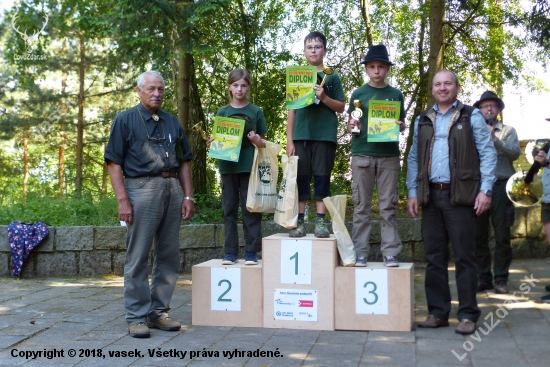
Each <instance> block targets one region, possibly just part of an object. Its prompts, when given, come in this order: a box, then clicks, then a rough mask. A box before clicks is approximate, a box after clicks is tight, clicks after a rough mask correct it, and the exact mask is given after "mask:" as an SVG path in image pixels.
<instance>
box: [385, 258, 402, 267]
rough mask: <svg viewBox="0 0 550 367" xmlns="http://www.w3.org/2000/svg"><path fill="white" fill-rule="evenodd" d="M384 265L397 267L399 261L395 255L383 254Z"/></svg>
mask: <svg viewBox="0 0 550 367" xmlns="http://www.w3.org/2000/svg"><path fill="white" fill-rule="evenodd" d="M384 266H389V267H397V266H399V261H397V259H396V258H395V256H384Z"/></svg>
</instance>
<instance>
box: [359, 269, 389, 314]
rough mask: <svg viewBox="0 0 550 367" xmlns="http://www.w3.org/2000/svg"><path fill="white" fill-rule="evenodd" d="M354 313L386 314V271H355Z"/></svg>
mask: <svg viewBox="0 0 550 367" xmlns="http://www.w3.org/2000/svg"><path fill="white" fill-rule="evenodd" d="M355 312H356V313H358V314H371V315H387V314H388V270H386V269H355Z"/></svg>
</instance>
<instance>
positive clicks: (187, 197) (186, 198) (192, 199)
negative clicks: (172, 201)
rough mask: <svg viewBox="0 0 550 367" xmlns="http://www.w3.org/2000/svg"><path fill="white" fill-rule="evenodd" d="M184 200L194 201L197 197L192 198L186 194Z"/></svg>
mask: <svg viewBox="0 0 550 367" xmlns="http://www.w3.org/2000/svg"><path fill="white" fill-rule="evenodd" d="M183 200H191V201H192V202H195V198H192V197H191V196H186V197H184V198H183Z"/></svg>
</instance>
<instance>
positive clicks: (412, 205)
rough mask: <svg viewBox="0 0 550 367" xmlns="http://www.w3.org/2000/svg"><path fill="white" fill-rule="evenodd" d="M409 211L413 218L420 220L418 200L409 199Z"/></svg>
mask: <svg viewBox="0 0 550 367" xmlns="http://www.w3.org/2000/svg"><path fill="white" fill-rule="evenodd" d="M407 209H408V210H409V214H410V215H411V217H413V218H418V198H409V201H408V202H407Z"/></svg>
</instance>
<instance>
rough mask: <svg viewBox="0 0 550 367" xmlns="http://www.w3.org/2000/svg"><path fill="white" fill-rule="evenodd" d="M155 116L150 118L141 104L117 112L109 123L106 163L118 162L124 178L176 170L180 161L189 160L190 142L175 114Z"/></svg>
mask: <svg viewBox="0 0 550 367" xmlns="http://www.w3.org/2000/svg"><path fill="white" fill-rule="evenodd" d="M157 115H158V116H159V118H160V119H159V121H155V120H153V117H152V114H151V112H149V111H148V110H147V109H146V108H145V107H143V105H142V104H141V103H140V104H138V105H137V106H135V107H132V108H130V109H127V110H126V111H123V112H121V113H119V114H118V115H117V116H116V117H115V120H114V121H113V125H112V126H111V135H110V137H109V142H108V143H107V148H105V154H104V158H105V162H106V163H107V164H108V163H109V162H114V163H116V164H118V165H119V166H120V167H121V168H122V172H123V173H124V176H125V177H142V176H156V175H160V174H162V172H177V171H178V169H179V166H180V160H183V161H190V160H192V159H193V153H192V152H191V147H190V146H189V141H188V140H187V136H186V135H185V132H184V131H183V128H182V127H181V125H180V123H179V121H178V119H177V118H176V116H174V115H171V114H169V113H167V112H164V111H162V110H158V111H157ZM177 146H179V147H180V148H181V149H178V150H179V155H180V157H179V158H178V157H177V156H176V148H177Z"/></svg>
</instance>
